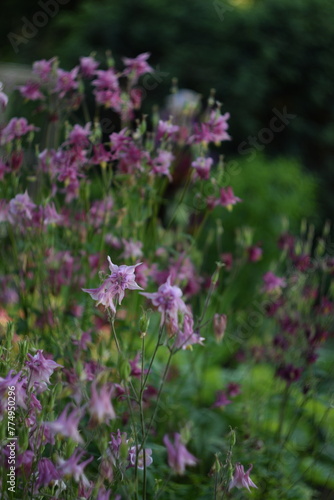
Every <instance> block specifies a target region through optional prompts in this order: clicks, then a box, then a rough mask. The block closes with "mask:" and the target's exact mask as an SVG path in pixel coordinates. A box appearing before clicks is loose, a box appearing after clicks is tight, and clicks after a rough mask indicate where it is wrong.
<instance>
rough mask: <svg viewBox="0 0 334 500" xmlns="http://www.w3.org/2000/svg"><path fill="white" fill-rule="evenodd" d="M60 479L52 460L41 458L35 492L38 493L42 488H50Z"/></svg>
mask: <svg viewBox="0 0 334 500" xmlns="http://www.w3.org/2000/svg"><path fill="white" fill-rule="evenodd" d="M59 479H60V474H59V472H58V471H57V469H56V467H55V466H54V465H53V463H52V462H51V460H49V459H48V458H41V459H40V460H39V462H38V475H37V481H36V483H35V490H36V491H38V490H39V488H40V487H41V486H48V485H49V484H50V483H51V482H53V481H57V480H59Z"/></svg>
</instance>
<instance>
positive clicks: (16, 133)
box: [0, 118, 39, 145]
mask: <svg viewBox="0 0 334 500" xmlns="http://www.w3.org/2000/svg"><path fill="white" fill-rule="evenodd" d="M34 130H39V129H38V128H37V127H35V126H34V125H28V121H27V120H26V118H12V119H11V120H10V122H9V123H8V125H6V127H5V128H4V129H3V130H2V131H1V133H0V139H1V141H0V143H1V145H4V144H7V143H8V142H11V141H13V140H14V139H19V138H20V137H22V136H23V135H26V134H28V132H32V131H34Z"/></svg>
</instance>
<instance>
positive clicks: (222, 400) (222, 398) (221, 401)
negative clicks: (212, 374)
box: [212, 391, 232, 408]
mask: <svg viewBox="0 0 334 500" xmlns="http://www.w3.org/2000/svg"><path fill="white" fill-rule="evenodd" d="M231 403H232V401H230V400H229V399H228V397H227V396H226V393H225V392H224V391H217V392H216V401H215V402H214V403H213V405H212V408H221V407H222V406H227V405H229V404H231Z"/></svg>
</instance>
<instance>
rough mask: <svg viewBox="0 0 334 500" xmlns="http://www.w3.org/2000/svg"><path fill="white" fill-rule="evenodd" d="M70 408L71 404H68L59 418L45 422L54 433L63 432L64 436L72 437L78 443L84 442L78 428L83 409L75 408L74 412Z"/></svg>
mask: <svg viewBox="0 0 334 500" xmlns="http://www.w3.org/2000/svg"><path fill="white" fill-rule="evenodd" d="M69 410H70V405H67V406H66V407H65V408H64V410H63V412H62V413H61V415H60V416H59V417H58V418H57V420H55V421H54V422H45V424H44V425H45V427H46V428H47V429H48V430H50V431H51V433H52V434H61V435H62V436H64V437H70V438H71V439H73V441H76V442H77V443H82V442H83V440H82V437H81V436H80V433H79V430H78V424H79V422H80V419H81V416H82V410H81V409H80V408H74V410H73V411H72V412H70V411H69Z"/></svg>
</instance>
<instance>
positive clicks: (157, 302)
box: [141, 276, 187, 330]
mask: <svg viewBox="0 0 334 500" xmlns="http://www.w3.org/2000/svg"><path fill="white" fill-rule="evenodd" d="M170 282H171V277H170V276H169V277H168V278H167V281H166V283H164V284H163V285H161V286H159V288H158V291H157V292H154V293H146V292H145V293H144V292H142V293H141V295H144V296H145V297H147V298H148V299H150V300H151V301H152V304H153V305H154V306H156V307H157V308H158V311H159V312H160V313H161V323H160V325H163V323H164V322H165V321H166V322H167V323H168V324H169V325H170V326H172V327H173V329H174V330H176V329H177V325H178V311H180V312H182V313H186V312H187V306H186V305H185V303H184V302H183V300H182V299H181V297H182V290H181V289H180V288H179V287H178V286H175V285H174V286H173V285H171V283H170Z"/></svg>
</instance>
